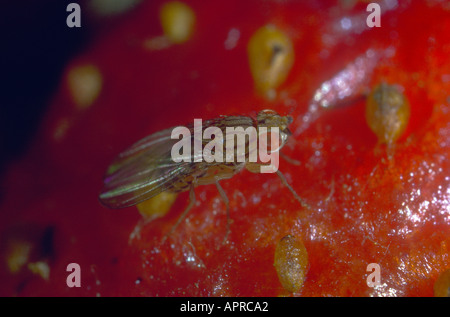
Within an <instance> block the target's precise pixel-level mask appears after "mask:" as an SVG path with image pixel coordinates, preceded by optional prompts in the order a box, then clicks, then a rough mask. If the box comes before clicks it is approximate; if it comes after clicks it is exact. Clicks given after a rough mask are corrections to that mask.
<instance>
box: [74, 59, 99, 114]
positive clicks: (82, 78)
mask: <svg viewBox="0 0 450 317" xmlns="http://www.w3.org/2000/svg"><path fill="white" fill-rule="evenodd" d="M67 82H68V85H69V90H70V93H71V95H72V99H73V101H74V103H75V105H76V106H77V107H78V108H79V109H85V108H87V107H89V106H90V105H92V103H94V101H95V99H97V97H98V95H99V94H100V90H101V89H102V82H103V79H102V75H101V73H100V71H99V70H98V68H97V67H96V66H94V65H90V64H88V65H83V66H78V67H74V68H72V69H71V70H70V71H69V73H68V75H67Z"/></svg>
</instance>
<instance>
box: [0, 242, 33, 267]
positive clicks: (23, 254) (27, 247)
mask: <svg viewBox="0 0 450 317" xmlns="http://www.w3.org/2000/svg"><path fill="white" fill-rule="evenodd" d="M30 251H31V244H30V243H29V242H27V241H22V240H12V241H10V242H9V243H8V249H7V251H6V263H7V264H8V268H9V271H10V272H11V273H17V272H19V271H20V269H21V268H22V267H23V266H24V264H25V263H27V261H28V257H29V255H30Z"/></svg>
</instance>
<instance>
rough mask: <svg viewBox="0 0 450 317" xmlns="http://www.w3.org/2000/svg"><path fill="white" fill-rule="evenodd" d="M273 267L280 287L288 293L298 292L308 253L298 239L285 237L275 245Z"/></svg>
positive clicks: (302, 280)
mask: <svg viewBox="0 0 450 317" xmlns="http://www.w3.org/2000/svg"><path fill="white" fill-rule="evenodd" d="M274 266H275V269H276V271H277V274H278V279H279V280H280V282H281V285H283V287H284V288H285V289H286V290H288V291H289V292H292V293H295V292H298V291H299V290H300V289H301V288H302V286H303V282H304V281H305V276H306V270H307V266H308V252H307V251H306V248H305V246H304V244H303V242H302V241H301V240H299V239H296V238H295V237H294V236H291V235H287V236H285V237H283V238H282V239H281V240H280V241H279V242H278V244H277V247H276V250H275V260H274Z"/></svg>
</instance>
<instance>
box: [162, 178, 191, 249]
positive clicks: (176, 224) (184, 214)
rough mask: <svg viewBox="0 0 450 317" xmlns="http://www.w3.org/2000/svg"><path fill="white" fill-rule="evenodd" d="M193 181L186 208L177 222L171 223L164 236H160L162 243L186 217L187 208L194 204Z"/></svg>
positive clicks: (189, 208)
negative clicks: (170, 227) (171, 225)
mask: <svg viewBox="0 0 450 317" xmlns="http://www.w3.org/2000/svg"><path fill="white" fill-rule="evenodd" d="M194 186H195V185H194V182H193V183H192V184H191V188H190V190H189V204H188V205H187V207H186V209H185V210H184V211H183V213H182V214H181V216H180V217H179V218H178V220H177V222H176V223H175V224H174V225H173V227H172V229H170V231H169V232H168V233H167V234H166V235H164V237H163V238H162V241H161V242H162V244H164V242H166V239H167V238H168V237H169V236H170V235H171V234H172V233H173V232H174V231H175V229H176V228H177V227H178V226H179V224H180V223H181V222H182V221H183V220H184V218H186V215H187V214H188V212H189V210H191V208H192V207H193V206H194V204H195V201H196V200H195V191H194Z"/></svg>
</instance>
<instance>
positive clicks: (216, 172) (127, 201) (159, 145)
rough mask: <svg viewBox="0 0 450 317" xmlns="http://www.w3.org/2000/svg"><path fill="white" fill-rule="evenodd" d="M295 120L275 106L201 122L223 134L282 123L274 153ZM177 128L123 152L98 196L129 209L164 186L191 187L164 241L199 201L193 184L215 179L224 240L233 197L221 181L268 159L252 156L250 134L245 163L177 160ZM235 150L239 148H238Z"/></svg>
mask: <svg viewBox="0 0 450 317" xmlns="http://www.w3.org/2000/svg"><path fill="white" fill-rule="evenodd" d="M291 123H292V117H290V116H280V115H279V114H278V113H276V112H275V111H273V110H263V111H260V112H259V113H258V114H257V116H256V119H255V118H252V117H249V116H222V117H219V118H216V119H211V120H207V121H205V122H204V123H203V125H202V134H201V135H203V132H204V130H205V129H207V128H208V127H217V128H219V129H220V130H221V131H222V132H224V133H225V132H226V128H227V127H241V128H243V129H246V128H248V127H254V128H256V129H260V128H262V127H266V129H267V130H270V129H271V128H272V129H273V128H278V131H279V133H278V137H279V142H278V144H279V146H278V147H277V148H270V151H271V152H274V151H279V150H281V148H282V147H283V146H284V145H285V144H286V142H287V140H288V138H289V136H290V135H291V132H290V131H289V128H288V126H289V125H290V124H291ZM188 129H189V130H190V132H191V134H190V135H191V136H192V139H191V142H192V143H194V142H195V140H194V136H195V135H196V133H195V131H194V127H193V126H192V125H190V126H188ZM173 130H174V128H170V129H166V130H163V131H160V132H156V133H154V134H152V135H150V136H148V137H146V138H144V139H142V140H140V141H138V142H137V143H135V144H134V145H132V146H131V147H130V148H128V149H126V150H125V151H124V152H122V153H120V154H119V155H118V156H117V158H116V159H115V160H114V161H113V162H112V164H111V165H110V167H109V168H108V170H107V172H106V175H105V177H104V181H103V182H104V187H103V190H102V191H101V193H100V196H99V199H100V202H101V203H102V204H103V205H104V206H106V207H108V208H124V207H130V206H133V205H136V204H139V203H141V202H143V201H145V200H148V199H150V198H152V197H154V196H156V195H158V194H160V193H162V192H165V191H169V192H173V193H177V192H183V191H189V199H190V202H189V204H188V206H187V207H186V209H185V210H184V211H183V213H182V214H181V216H180V217H179V218H178V220H177V222H176V223H175V225H174V226H173V227H172V229H171V231H170V232H169V233H168V234H167V235H166V236H165V237H164V240H165V238H166V237H167V236H168V235H170V233H172V232H173V231H174V230H175V228H176V227H177V226H178V225H179V224H180V223H181V221H182V220H183V219H184V217H185V216H186V215H187V213H188V211H189V210H190V209H191V208H192V206H193V205H194V203H195V192H194V188H195V187H197V186H199V185H208V184H215V185H216V187H217V189H218V191H219V194H220V196H221V197H222V200H223V201H224V203H225V206H226V212H227V232H226V235H225V238H224V242H225V241H226V240H227V237H228V234H229V231H230V212H229V200H228V198H227V195H226V193H225V191H224V190H223V188H222V186H221V185H220V184H219V181H220V180H222V179H229V178H231V177H233V176H234V175H235V174H237V173H239V172H240V171H242V170H243V169H247V170H248V171H250V172H253V173H258V172H260V168H261V166H263V165H267V163H262V162H261V161H257V162H253V161H250V160H249V154H250V153H249V149H250V148H251V147H250V144H249V143H250V141H249V138H247V139H246V143H245V151H246V153H245V159H244V160H243V161H242V162H239V161H232V162H229V161H228V160H224V161H223V162H217V161H212V162H206V161H205V160H201V161H198V160H196V159H195V158H194V155H195V153H194V154H191V155H192V157H191V158H192V159H190V160H186V161H180V162H175V161H174V160H173V157H172V155H171V153H172V148H173V146H174V145H175V144H176V143H177V142H178V140H176V139H173V138H172V131H173ZM206 144H207V142H205V140H202V147H203V148H204V147H205V146H206ZM234 150H235V151H236V148H235V149H234ZM275 173H276V174H277V175H278V176H279V177H280V179H281V181H282V182H283V184H284V185H285V186H286V187H287V188H288V189H289V190H290V191H291V192H292V194H293V195H294V197H295V198H296V199H297V200H298V201H299V202H300V203H301V204H302V206H304V207H305V208H309V205H308V204H307V203H306V202H304V201H303V199H301V198H300V197H299V195H297V193H296V192H295V190H294V189H293V188H292V187H291V186H290V185H289V184H288V182H287V181H286V178H285V177H284V175H283V174H282V173H281V172H280V171H279V170H278V169H277V170H276V172H275Z"/></svg>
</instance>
